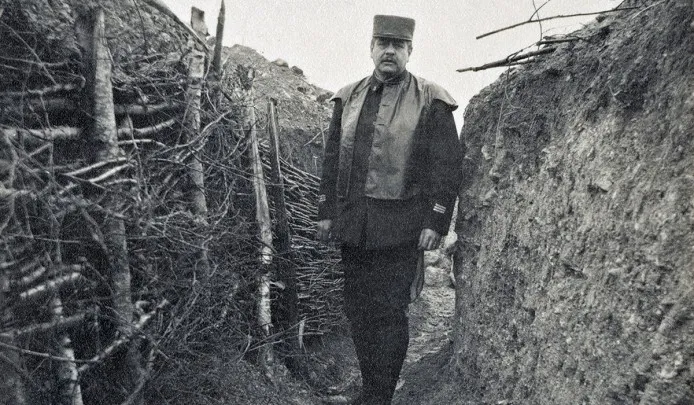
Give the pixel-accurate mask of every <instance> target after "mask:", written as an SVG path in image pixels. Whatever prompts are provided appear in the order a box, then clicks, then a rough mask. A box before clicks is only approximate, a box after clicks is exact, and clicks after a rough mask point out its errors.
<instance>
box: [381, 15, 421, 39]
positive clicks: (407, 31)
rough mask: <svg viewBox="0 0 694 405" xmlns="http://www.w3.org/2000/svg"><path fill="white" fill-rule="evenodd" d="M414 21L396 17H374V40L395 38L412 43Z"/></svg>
mask: <svg viewBox="0 0 694 405" xmlns="http://www.w3.org/2000/svg"><path fill="white" fill-rule="evenodd" d="M412 34H414V20H413V19H411V18H407V17H398V16H395V15H375V16H374V34H373V36H374V38H394V39H404V40H406V41H412Z"/></svg>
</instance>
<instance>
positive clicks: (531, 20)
mask: <svg viewBox="0 0 694 405" xmlns="http://www.w3.org/2000/svg"><path fill="white" fill-rule="evenodd" d="M637 8H638V7H628V8H617V9H612V10H605V11H596V12H592V13H576V14H567V15H555V16H552V17H545V18H536V19H534V20H533V19H532V18H531V19H529V20H527V21H523V22H519V23H517V24H513V25H509V26H508V27H503V28H499V29H497V30H494V31H490V32H487V33H486V34H482V35H479V36H477V37H475V39H482V38H484V37H488V36H490V35H494V34H498V33H500V32H503V31H508V30H510V29H513V28H517V27H520V26H522V25H526V24H533V23H537V22H542V21H549V20H556V19H559V18H571V17H585V16H589V15H597V14H605V13H616V12H620V11H627V10H634V9H637Z"/></svg>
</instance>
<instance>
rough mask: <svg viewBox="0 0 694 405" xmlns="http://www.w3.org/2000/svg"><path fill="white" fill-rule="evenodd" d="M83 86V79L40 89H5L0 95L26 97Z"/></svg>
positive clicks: (76, 88) (45, 94)
mask: <svg viewBox="0 0 694 405" xmlns="http://www.w3.org/2000/svg"><path fill="white" fill-rule="evenodd" d="M82 86H84V80H82V83H80V84H76V83H68V84H56V85H54V86H49V87H44V88H42V89H29V90H24V91H6V92H3V93H0V97H8V98H10V97H27V96H47V95H49V94H52V93H58V92H61V91H65V92H68V91H74V90H79V89H80V88H82Z"/></svg>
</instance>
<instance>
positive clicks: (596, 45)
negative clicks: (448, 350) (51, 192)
mask: <svg viewBox="0 0 694 405" xmlns="http://www.w3.org/2000/svg"><path fill="white" fill-rule="evenodd" d="M623 6H636V7H639V9H638V10H629V11H624V12H622V13H618V14H611V15H603V16H600V17H599V18H598V19H597V20H596V22H595V23H593V24H590V25H588V26H586V27H585V28H584V29H582V30H580V31H578V32H575V33H573V34H572V36H574V37H576V38H579V39H577V40H575V41H573V42H569V43H564V44H560V45H559V46H558V47H557V50H556V51H555V52H554V53H552V54H551V55H550V56H548V57H544V58H543V59H541V60H540V59H537V60H535V62H534V63H531V64H529V65H525V66H523V67H521V68H517V69H513V70H511V71H509V72H507V73H505V74H504V75H502V77H501V79H500V80H499V81H497V82H496V83H495V84H493V85H492V86H490V87H489V88H487V89H485V90H484V91H483V92H481V93H480V94H479V95H477V96H476V97H475V98H473V100H472V101H471V103H470V105H469V107H468V109H467V111H466V114H465V125H464V127H463V131H462V137H463V139H465V142H466V143H467V145H468V157H467V161H468V162H469V163H470V170H469V171H468V176H467V179H468V184H467V185H466V186H467V187H466V188H465V190H464V192H463V193H462V194H461V204H460V211H459V216H458V217H459V218H460V220H459V223H458V226H457V228H456V229H457V230H458V233H459V234H460V235H461V240H462V244H461V248H460V249H459V250H458V252H457V253H456V264H457V265H456V279H457V286H458V302H457V306H456V318H455V322H454V327H455V333H454V348H453V352H454V355H453V359H452V363H451V367H449V368H447V369H446V370H447V371H446V372H447V373H448V374H451V375H457V377H455V380H456V381H457V382H458V383H457V385H458V386H460V387H461V388H464V389H465V390H467V392H468V394H470V395H471V396H472V397H473V398H475V399H476V400H477V401H478V402H477V403H513V404H664V405H666V404H669V405H675V404H692V403H694V386H693V385H692V382H693V381H694V367H693V366H692V365H694V318H693V317H692V311H693V310H694V272H692V263H694V251H692V249H691V247H692V246H694V215H693V214H692V213H693V212H694V201H693V200H692V199H691V196H692V195H694V177H692V173H694V159H693V156H694V144H693V143H692V134H693V133H694V115H693V111H694V79H693V76H692V71H694V5H693V4H692V2H691V1H677V0H671V1H652V2H651V1H647V2H635V1H631V2H625V3H624V4H623ZM458 397H462V394H461V395H459V396H458ZM420 403H424V402H420ZM441 403H452V402H441Z"/></svg>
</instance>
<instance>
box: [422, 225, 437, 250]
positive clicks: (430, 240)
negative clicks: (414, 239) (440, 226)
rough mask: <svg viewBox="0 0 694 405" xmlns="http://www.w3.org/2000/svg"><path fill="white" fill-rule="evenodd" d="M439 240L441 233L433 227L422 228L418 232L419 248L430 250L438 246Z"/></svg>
mask: <svg viewBox="0 0 694 405" xmlns="http://www.w3.org/2000/svg"><path fill="white" fill-rule="evenodd" d="M440 242H441V235H439V233H438V232H436V231H435V230H433V229H428V228H427V229H422V233H420V234H419V246H418V248H419V249H421V250H432V249H436V248H437V247H439V243H440Z"/></svg>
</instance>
